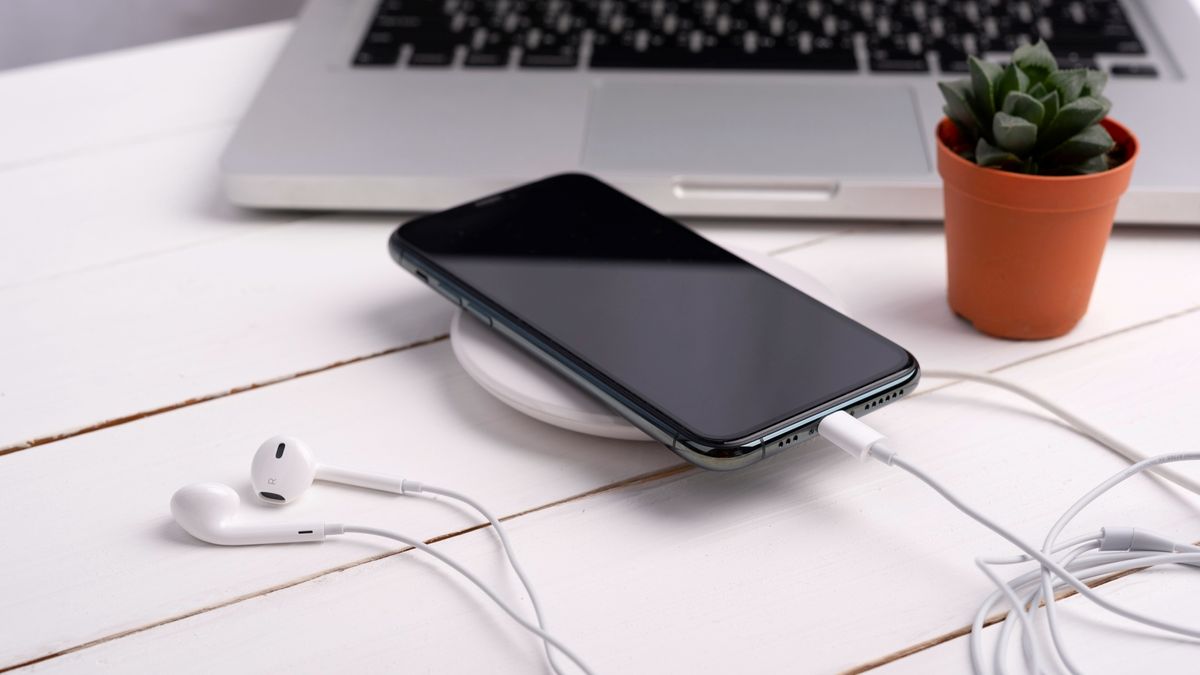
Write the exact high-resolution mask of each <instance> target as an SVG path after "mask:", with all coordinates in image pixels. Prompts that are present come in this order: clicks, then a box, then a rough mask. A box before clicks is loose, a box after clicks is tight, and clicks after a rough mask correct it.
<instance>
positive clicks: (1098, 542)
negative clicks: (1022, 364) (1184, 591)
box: [820, 370, 1200, 675]
mask: <svg viewBox="0 0 1200 675" xmlns="http://www.w3.org/2000/svg"><path fill="white" fill-rule="evenodd" d="M925 374H926V375H927V376H929V377H942V378H955V379H964V380H971V381H975V382H981V383H984V384H991V385H995V386H998V387H1001V388H1003V389H1006V390H1008V391H1011V392H1013V393H1016V394H1019V395H1021V396H1023V397H1025V398H1026V399H1028V400H1030V401H1032V402H1034V403H1036V404H1038V405H1040V406H1042V407H1044V408H1045V409H1047V410H1048V411H1050V412H1052V413H1053V414H1055V415H1057V416H1058V417H1060V418H1061V419H1063V420H1064V421H1066V422H1067V423H1069V424H1071V425H1072V426H1074V427H1075V428H1076V429H1077V430H1079V431H1080V432H1082V433H1084V434H1086V435H1088V436H1090V437H1091V438H1093V439H1094V440H1096V441H1098V442H1099V443H1101V444H1103V445H1105V446H1107V447H1109V448H1111V449H1112V450H1114V451H1116V452H1118V453H1119V454H1121V455H1123V456H1125V457H1126V458H1129V459H1131V460H1133V461H1134V463H1133V464H1132V465H1131V466H1129V467H1126V468H1125V469H1123V470H1121V471H1119V472H1118V473H1116V474H1114V475H1113V476H1111V477H1110V478H1108V479H1107V480H1105V481H1104V482H1103V483H1101V484H1100V485H1098V486H1096V487H1095V488H1093V489H1092V490H1090V491H1089V492H1088V493H1087V494H1085V495H1084V496H1083V497H1082V498H1080V499H1079V500H1078V501H1076V502H1075V503H1074V504H1073V505H1072V506H1071V507H1070V508H1069V509H1068V510H1067V511H1066V513H1064V514H1063V515H1062V516H1061V517H1060V518H1059V519H1058V521H1057V522H1056V523H1055V524H1054V526H1053V527H1052V528H1051V530H1050V532H1049V534H1048V535H1047V536H1046V540H1045V542H1044V544H1043V546H1042V549H1041V550H1038V549H1037V548H1035V547H1034V546H1033V545H1031V544H1029V543H1027V542H1025V541H1024V540H1023V539H1021V538H1020V537H1018V536H1017V535H1016V534H1014V533H1012V532H1011V531H1009V530H1008V529H1007V528H1005V527H1004V526H1002V525H1000V524H999V523H997V522H996V521H994V520H992V519H991V518H989V517H987V516H985V515H984V514H982V513H981V512H979V511H978V510H976V509H974V508H973V507H971V506H970V505H968V504H967V503H966V502H964V501H963V500H962V499H960V498H959V497H958V496H957V495H955V494H954V493H953V492H951V491H950V490H949V489H948V488H946V487H945V486H943V485H942V484H941V483H939V482H938V481H937V480H936V479H934V478H933V477H932V476H931V475H929V474H928V473H926V472H925V471H924V470H923V469H921V468H919V467H918V466H916V465H914V464H913V463H911V462H909V461H908V460H906V459H905V458H903V457H900V456H899V455H897V453H896V452H895V451H893V450H892V449H891V448H890V447H889V446H888V443H887V439H886V437H884V436H883V435H882V434H880V433H878V432H877V431H875V430H874V429H872V428H870V427H869V426H867V425H866V424H865V423H863V422H862V421H861V420H859V419H856V418H854V417H853V416H851V415H849V414H847V413H846V412H837V413H833V414H832V415H829V416H827V417H826V418H825V419H823V420H822V421H821V425H820V433H821V436H822V437H824V438H826V439H827V440H829V441H831V442H832V443H834V444H835V445H837V446H838V447H840V448H841V449H843V450H845V451H846V452H847V453H849V454H850V455H851V456H854V457H859V458H863V459H865V458H866V457H871V458H873V459H876V460H878V461H880V462H882V463H884V464H886V465H888V466H894V467H896V468H899V469H901V470H903V471H905V472H907V473H908V474H910V475H912V476H913V477H915V478H916V479H918V480H920V481H921V482H922V483H925V484H926V485H927V486H929V487H930V488H931V489H933V490H934V491H935V492H937V493H938V494H939V495H941V496H942V497H943V498H944V499H945V500H946V501H948V502H949V503H950V504H951V505H953V506H954V507H955V508H957V509H958V510H959V511H961V512H962V513H963V514H965V515H967V516H968V517H970V518H971V519H973V520H975V521H976V522H978V523H980V524H982V525H983V526H985V527H987V528H988V529H990V530H992V531H993V532H995V533H996V534H998V535H999V536H1001V537H1003V538H1004V539H1006V540H1007V541H1009V542H1010V543H1012V544H1013V545H1014V546H1016V547H1017V548H1019V549H1020V550H1021V551H1022V552H1023V555H1018V556H1008V557H1005V558H977V559H976V564H977V565H979V567H980V569H982V570H983V571H984V573H985V574H986V575H987V576H988V578H989V579H990V580H991V581H992V582H993V583H994V584H995V585H996V586H997V588H998V590H997V591H996V592H995V593H993V594H992V595H990V596H989V597H988V598H987V599H986V600H985V602H984V603H983V605H982V606H981V607H980V609H979V611H978V612H977V614H976V616H975V620H974V622H973V623H972V631H971V637H970V643H969V644H970V654H971V666H972V669H973V671H974V672H975V673H980V674H981V673H984V672H986V671H985V670H984V666H983V659H982V656H981V653H982V631H983V628H984V624H985V622H986V620H987V617H988V615H989V613H990V612H991V610H992V608H993V607H994V606H995V605H996V603H998V602H999V601H1000V600H1001V599H1005V600H1007V601H1008V603H1009V605H1010V609H1009V612H1008V614H1007V616H1006V618H1005V622H1004V624H1003V626H1002V627H1001V629H1000V635H999V639H998V641H997V645H996V651H995V653H994V662H993V669H994V671H995V672H996V673H998V674H999V673H1004V672H1005V658H1004V657H1005V654H1006V647H1007V645H1008V642H1009V639H1010V636H1011V634H1012V629H1013V628H1014V627H1015V626H1019V627H1020V628H1021V630H1022V633H1021V645H1022V651H1023V654H1024V659H1025V665H1026V667H1027V668H1028V670H1029V672H1030V673H1033V674H1035V675H1040V673H1042V672H1044V670H1045V669H1044V667H1043V666H1044V663H1043V659H1042V658H1041V656H1040V652H1039V645H1038V643H1037V633H1036V632H1035V629H1034V624H1033V621H1032V619H1033V616H1034V613H1035V612H1036V611H1037V609H1038V607H1039V603H1044V604H1045V607H1046V619H1047V626H1048V628H1049V633H1050V640H1051V646H1052V648H1053V652H1052V653H1053V654H1054V656H1055V657H1057V658H1056V661H1055V663H1056V666H1057V665H1058V664H1061V665H1062V666H1063V667H1065V668H1066V670H1068V671H1069V672H1071V673H1074V674H1076V675H1078V674H1079V673H1080V672H1081V669H1080V668H1079V667H1078V665H1076V664H1075V663H1074V662H1073V660H1072V659H1071V657H1070V656H1069V654H1068V652H1067V649H1066V645H1065V644H1064V642H1063V639H1062V635H1061V634H1060V631H1059V626H1058V620H1057V613H1056V611H1055V593H1056V592H1057V591H1059V590H1062V589H1066V588H1071V589H1074V590H1075V591H1077V592H1078V593H1079V594H1080V595H1081V596H1082V597H1084V598H1086V599H1087V600H1089V601H1091V602H1093V603H1095V604H1096V605H1097V606H1099V607H1102V608H1104V609H1106V610H1108V611H1109V612H1112V613H1114V614H1116V615H1118V616H1121V617H1124V618H1126V619H1129V620H1131V621H1136V622H1138V623H1142V624H1145V625H1148V626H1153V627H1155V628H1158V629H1161V630H1164V631H1168V632H1171V633H1176V634H1179V635H1185V636H1188V637H1193V638H1200V629H1198V628H1195V627H1191V626H1183V625H1179V624H1175V623H1172V622H1169V621H1163V620H1160V619H1156V618H1154V617H1150V616H1146V615H1144V614H1141V613H1139V612H1135V611H1133V610H1130V609H1127V608H1125V607H1122V606H1120V605H1118V604H1116V603H1114V602H1112V601H1109V600H1106V599H1105V598H1103V597H1101V596H1100V595H1098V594H1097V593H1096V592H1095V591H1093V590H1092V589H1091V587H1089V586H1088V585H1087V584H1086V583H1085V582H1086V581H1087V580H1090V579H1094V578H1097V577H1101V576H1105V575H1109V574H1115V573H1119V572H1124V571H1128V570H1133V569H1139V568H1148V567H1154V566H1157V565H1165V564H1183V565H1191V566H1197V567H1200V548H1197V547H1196V546H1193V545H1191V544H1189V543H1187V542H1174V541H1171V540H1169V539H1167V538H1165V537H1161V536H1159V535H1155V534H1153V533H1151V532H1148V531H1145V530H1138V529H1136V528H1126V527H1121V528H1105V529H1103V530H1101V531H1100V533H1099V534H1090V535H1084V536H1080V537H1076V538H1073V539H1070V540H1068V541H1066V542H1059V541H1058V537H1059V535H1060V533H1061V532H1062V531H1063V529H1065V528H1066V526H1067V525H1068V524H1069V523H1070V522H1071V520H1072V519H1074V518H1075V516H1076V515H1078V514H1079V513H1080V512H1081V511H1082V510H1083V509H1084V508H1085V507H1086V506H1087V505H1088V504H1090V503H1091V502H1093V501H1094V500H1095V499H1097V498H1098V497H1100V496H1101V495H1102V494H1104V493H1106V492H1108V491H1109V490H1111V489H1112V488H1114V487H1115V486H1116V485H1117V484H1119V483H1121V482H1123V481H1125V480H1127V479H1129V478H1131V477H1133V476H1135V475H1138V474H1141V473H1143V472H1147V471H1153V472H1155V473H1158V474H1159V475H1161V476H1163V477H1165V478H1168V479H1170V480H1171V481H1173V482H1175V483H1176V484H1178V485H1181V486H1183V487H1185V488H1187V489H1189V490H1191V491H1193V492H1195V493H1197V494H1200V489H1198V488H1200V484H1197V483H1196V482H1195V481H1193V480H1191V479H1189V478H1187V477H1186V476H1183V475H1181V474H1179V473H1177V472H1175V471H1171V470H1169V469H1165V468H1164V465H1167V464H1173V463H1177V462H1185V461H1200V452H1181V453H1171V454H1164V455H1158V456H1154V457H1146V456H1145V455H1144V454H1143V453H1141V452H1139V451H1137V450H1135V449H1134V448H1132V447H1130V446H1128V445H1125V444H1124V443H1121V442H1120V441H1117V440H1116V439H1115V438H1113V437H1112V436H1109V435H1108V434H1107V433H1105V432H1103V431H1102V430H1100V429H1098V428H1096V427H1094V426H1092V425H1091V424H1090V423H1088V422H1086V421H1084V420H1082V419H1081V418H1079V417H1077V416H1075V415H1074V414H1072V413H1070V412H1069V411H1067V410H1065V409H1063V408H1062V407H1061V406H1059V405H1057V404H1055V403H1053V402H1051V401H1049V400H1048V399H1047V398H1045V397H1044V396H1041V395H1039V394H1037V393H1035V392H1032V391H1030V390H1028V389H1026V388H1024V387H1021V386H1019V385H1015V384H1013V383H1011V382H1008V381H1007V380H1003V379H1000V378H996V377H994V376H991V375H983V374H978V373H969V372H962V371H952V370H927V371H925ZM1109 530H1111V533H1110V532H1109ZM1110 534H1111V538H1110ZM1064 551H1065V553H1064ZM1056 558H1057V559H1056ZM1030 561H1036V562H1037V563H1038V564H1039V568H1038V569H1036V570H1034V571H1031V572H1028V573H1025V574H1022V575H1020V576H1018V577H1016V578H1015V579H1012V580H1011V581H1008V582H1004V581H1003V580H1002V579H1000V577H999V576H997V575H996V574H995V572H994V571H993V570H992V569H991V566H993V565H1011V564H1020V563H1025V562H1030ZM1014 619H1015V621H1014ZM1055 670H1057V667H1056V668H1055Z"/></svg>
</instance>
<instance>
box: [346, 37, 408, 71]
mask: <svg viewBox="0 0 1200 675" xmlns="http://www.w3.org/2000/svg"><path fill="white" fill-rule="evenodd" d="M398 60H400V43H399V42H390V43H379V42H364V43H363V45H362V46H361V47H359V48H358V53H357V54H355V55H354V65H356V66H394V65H396V61H398Z"/></svg>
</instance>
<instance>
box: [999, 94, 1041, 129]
mask: <svg viewBox="0 0 1200 675" xmlns="http://www.w3.org/2000/svg"><path fill="white" fill-rule="evenodd" d="M1002 110H1003V111H1004V112H1006V113H1008V114H1009V115H1016V116H1017V117H1020V118H1022V119H1026V120H1029V121H1030V122H1031V123H1033V124H1034V125H1040V124H1041V123H1042V119H1043V118H1045V116H1046V106H1044V105H1042V102H1041V101H1039V100H1037V99H1036V98H1034V97H1032V96H1030V95H1029V94H1026V93H1025V92H1023V91H1012V92H1009V93H1008V96H1005V97H1004V105H1003V107H1002Z"/></svg>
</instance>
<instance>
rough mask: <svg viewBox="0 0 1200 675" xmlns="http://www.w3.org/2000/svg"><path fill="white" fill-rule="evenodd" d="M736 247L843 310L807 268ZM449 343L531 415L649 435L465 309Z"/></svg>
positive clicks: (497, 392) (599, 431)
mask: <svg viewBox="0 0 1200 675" xmlns="http://www.w3.org/2000/svg"><path fill="white" fill-rule="evenodd" d="M732 250H733V252H734V253H736V254H738V255H739V256H740V257H742V258H743V259H744V260H746V261H748V262H750V263H751V264H753V265H755V266H757V267H759V268H760V269H762V270H764V271H766V272H767V273H768V274H771V275H773V276H775V277H777V278H779V279H780V280H782V281H784V282H786V283H787V284H789V285H791V286H793V287H794V288H797V289H799V290H801V291H804V292H805V293H807V294H808V295H810V296H812V297H813V298H816V299H817V300H819V301H821V302H823V303H825V304H826V305H829V306H830V307H833V308H834V309H836V310H838V311H839V312H842V313H845V311H846V310H845V308H844V307H843V306H842V304H841V302H840V301H839V300H838V298H837V297H836V296H835V295H834V294H833V292H832V291H830V290H829V289H828V288H826V287H825V286H824V285H822V284H821V282H819V281H817V280H816V279H815V278H813V277H811V276H809V275H808V274H806V273H804V272H803V271H801V270H799V269H797V268H795V267H792V266H791V265H788V264H787V263H784V262H781V261H779V260H776V259H775V258H772V257H771V256H769V255H766V254H765V253H756V252H752V251H744V250H740V249H732ZM450 344H451V346H453V348H454V356H455V357H456V358H457V359H458V362H459V363H461V364H462V367H463V370H466V371H467V373H468V374H470V376H471V377H472V378H473V379H474V380H475V381H476V382H478V383H479V386H481V387H483V388H484V389H486V390H487V391H488V392H489V393H490V394H492V395H493V396H495V397H496V398H498V399H500V400H501V401H504V402H505V403H507V404H508V405H510V406H512V407H513V408H516V409H517V410H519V411H521V412H523V413H525V414H526V415H529V416H530V417H533V418H535V419H539V420H541V421H543V422H546V423H547V424H553V425H554V426H556V427H562V428H563V429H570V430H571V431H578V432H580V433H585V434H591V435H593V436H605V437H607V438H619V439H623V440H633V441H648V440H651V439H650V437H649V436H647V435H646V434H644V433H642V432H641V431H640V430H639V429H638V428H637V427H635V426H633V425H632V424H630V423H629V422H627V421H625V418H623V417H621V416H620V415H617V414H616V413H614V412H612V411H611V410H609V409H608V407H607V406H605V405H604V404H603V403H601V402H599V401H597V400H596V399H594V398H592V397H591V395H589V394H587V393H585V392H584V391H582V390H581V389H579V388H578V387H576V386H575V385H574V384H572V383H571V382H569V381H568V380H567V379H565V378H563V377H562V376H560V375H559V374H558V373H555V372H554V371H553V370H551V369H550V368H549V366H546V365H543V364H542V363H540V362H539V361H537V360H536V359H535V358H534V357H532V356H530V355H529V354H526V353H525V352H524V351H522V350H521V349H520V348H519V347H517V346H516V345H514V344H512V343H510V342H509V341H508V340H505V339H504V338H503V337H501V336H500V334H499V333H497V332H496V331H494V330H492V329H491V328H489V327H488V326H486V325H484V324H483V323H482V322H481V321H479V319H476V318H475V317H474V316H472V315H471V314H469V313H467V312H464V311H463V310H461V309H460V310H458V312H456V313H455V315H454V320H453V321H452V322H451V324H450Z"/></svg>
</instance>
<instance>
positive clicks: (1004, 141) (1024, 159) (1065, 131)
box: [938, 40, 1115, 175]
mask: <svg viewBox="0 0 1200 675" xmlns="http://www.w3.org/2000/svg"><path fill="white" fill-rule="evenodd" d="M969 67H970V72H971V76H970V78H964V79H961V80H955V81H951V82H940V83H938V87H939V88H940V89H941V90H942V96H943V97H944V98H945V99H946V106H945V108H944V110H945V112H946V116H947V117H949V118H950V119H951V120H953V121H954V123H955V125H957V126H958V128H959V130H960V132H961V134H962V141H963V146H962V147H961V148H955V150H957V151H959V152H960V154H962V155H963V156H964V157H966V158H967V159H969V160H971V161H973V162H975V163H976V164H978V165H979V166H987V167H994V168H997V169H1002V170H1006V171H1014V172H1018V173H1032V174H1050V175H1072V174H1085V173H1096V172H1099V171H1106V170H1107V169H1109V168H1110V167H1111V166H1112V165H1113V163H1114V160H1113V159H1112V158H1111V157H1110V152H1111V151H1112V150H1113V147H1114V145H1115V144H1114V142H1113V139H1112V137H1111V136H1109V135H1108V132H1107V131H1105V129H1104V127H1103V126H1101V125H1100V124H1099V122H1100V120H1102V119H1104V116H1105V115H1107V114H1108V111H1109V108H1111V107H1112V102H1111V101H1109V100H1108V99H1107V98H1104V96H1102V93H1103V91H1104V85H1105V84H1107V83H1108V76H1107V75H1105V74H1104V73H1103V72H1101V71H1097V70H1091V69H1087V68H1075V69H1063V70H1060V69H1059V68H1058V63H1057V61H1055V59H1054V55H1053V54H1051V53H1050V48H1049V47H1047V46H1046V43H1045V42H1043V41H1040V40H1039V41H1038V43H1037V44H1035V45H1022V46H1021V47H1018V48H1017V50H1016V51H1014V52H1013V54H1012V61H1011V62H1010V63H1009V64H1008V65H1007V66H1000V65H997V64H995V63H989V62H987V61H982V60H980V59H977V58H975V57H971V58H970V61H969Z"/></svg>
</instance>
